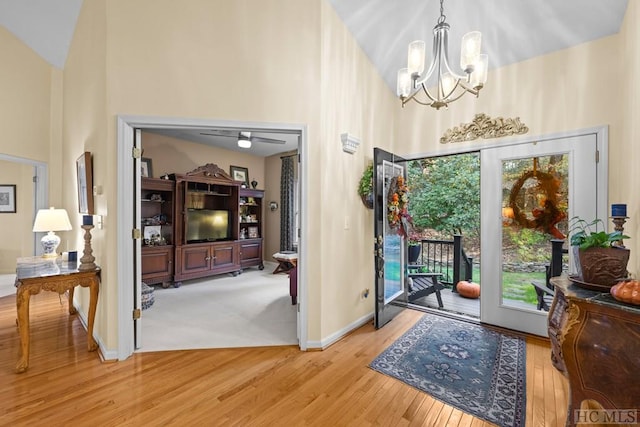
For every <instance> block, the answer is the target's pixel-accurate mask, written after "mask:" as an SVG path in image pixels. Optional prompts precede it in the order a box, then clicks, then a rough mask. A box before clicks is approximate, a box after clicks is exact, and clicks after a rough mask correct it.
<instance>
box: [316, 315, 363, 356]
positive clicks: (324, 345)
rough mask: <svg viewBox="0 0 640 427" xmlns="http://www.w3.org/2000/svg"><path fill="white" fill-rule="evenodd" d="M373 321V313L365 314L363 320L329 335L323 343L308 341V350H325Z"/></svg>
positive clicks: (358, 320)
mask: <svg viewBox="0 0 640 427" xmlns="http://www.w3.org/2000/svg"><path fill="white" fill-rule="evenodd" d="M371 320H373V312H371V313H369V314H365V315H364V316H362V317H361V318H359V319H357V320H355V321H354V322H352V323H350V324H349V325H347V326H345V327H344V328H342V329H340V330H339V331H336V332H334V333H333V334H331V335H329V336H328V337H326V338H323V339H322V340H321V341H307V349H308V350H318V349H319V350H324V349H326V348H327V347H329V346H330V345H332V344H334V343H335V342H337V341H338V340H340V339H341V338H343V337H344V336H346V335H347V334H349V333H350V332H352V331H354V330H356V329H358V328H359V327H360V326H362V325H365V324H367V323H368V322H370V321H371Z"/></svg>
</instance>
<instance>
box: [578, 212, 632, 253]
mask: <svg viewBox="0 0 640 427" xmlns="http://www.w3.org/2000/svg"><path fill="white" fill-rule="evenodd" d="M570 223H571V224H570V229H569V234H570V236H571V246H580V249H588V248H610V247H611V246H612V244H613V243H615V242H618V241H620V240H623V239H629V236H625V235H623V234H622V233H621V232H619V231H614V232H611V233H607V232H606V231H598V225H602V227H603V228H604V223H603V222H602V220H601V219H595V220H593V221H591V222H589V223H588V222H587V221H585V220H583V219H580V218H579V217H577V216H576V217H573V218H571V221H570Z"/></svg>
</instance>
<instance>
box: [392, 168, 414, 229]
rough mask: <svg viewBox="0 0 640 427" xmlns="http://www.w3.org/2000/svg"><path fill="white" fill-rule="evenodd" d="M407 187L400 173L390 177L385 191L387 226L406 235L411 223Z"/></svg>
mask: <svg viewBox="0 0 640 427" xmlns="http://www.w3.org/2000/svg"><path fill="white" fill-rule="evenodd" d="M408 206H409V187H408V186H407V184H406V182H405V180H404V177H403V176H402V175H399V176H394V177H393V178H391V182H390V184H389V192H388V193H387V222H388V223H389V227H391V228H392V229H397V231H398V234H400V235H402V236H405V237H407V236H408V235H409V230H410V228H411V226H412V225H413V219H412V218H411V215H410V214H409V210H408Z"/></svg>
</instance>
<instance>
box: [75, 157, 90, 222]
mask: <svg viewBox="0 0 640 427" xmlns="http://www.w3.org/2000/svg"><path fill="white" fill-rule="evenodd" d="M76 172H77V174H78V212H80V213H81V214H87V215H93V214H94V212H93V166H92V161H91V153H90V152H88V151H85V152H84V153H82V155H81V156H80V157H78V160H76Z"/></svg>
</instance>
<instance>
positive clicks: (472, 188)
mask: <svg viewBox="0 0 640 427" xmlns="http://www.w3.org/2000/svg"><path fill="white" fill-rule="evenodd" d="M406 166H407V176H408V178H407V179H408V183H409V187H410V194H411V203H409V204H408V210H409V214H410V215H411V218H412V223H413V226H412V227H411V231H410V232H409V236H408V240H407V244H408V248H407V261H408V270H409V271H408V274H409V277H411V278H412V280H411V283H410V289H409V293H408V302H409V305H410V306H411V307H413V308H417V309H420V308H429V309H436V310H439V311H441V312H446V313H449V314H452V315H459V316H465V317H470V318H472V319H479V318H480V295H481V293H480V295H478V296H475V295H474V296H462V295H461V294H460V293H459V292H458V289H457V287H458V286H457V285H458V283H459V282H460V281H465V282H469V283H473V284H474V286H475V285H477V286H480V261H481V258H480V153H479V152H468V153H461V154H451V155H446V156H437V157H424V158H419V159H413V160H409V161H407V163H406ZM429 273H430V274H433V275H432V276H426V278H425V276H421V274H429ZM427 280H430V281H432V282H433V281H436V282H437V284H436V283H432V284H431V285H432V286H434V287H436V289H435V292H434V288H433V287H432V288H426V289H423V287H422V286H420V285H421V281H425V282H426V281H427ZM438 288H440V289H438Z"/></svg>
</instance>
